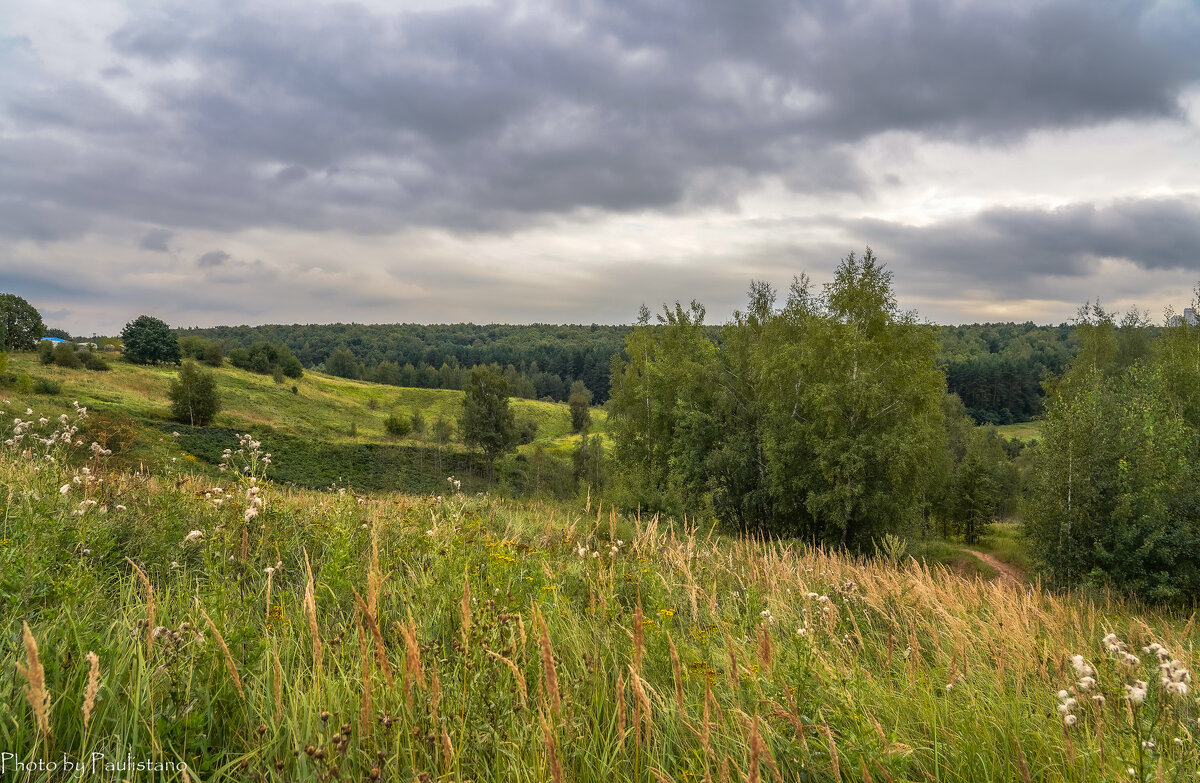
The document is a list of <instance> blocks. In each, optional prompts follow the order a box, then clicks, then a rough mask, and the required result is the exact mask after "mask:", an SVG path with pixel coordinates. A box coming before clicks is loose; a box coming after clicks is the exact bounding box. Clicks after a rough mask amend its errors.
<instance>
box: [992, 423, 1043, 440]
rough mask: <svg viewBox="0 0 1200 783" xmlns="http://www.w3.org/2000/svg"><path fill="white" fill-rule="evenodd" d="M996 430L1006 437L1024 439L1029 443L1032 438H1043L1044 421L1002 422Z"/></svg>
mask: <svg viewBox="0 0 1200 783" xmlns="http://www.w3.org/2000/svg"><path fill="white" fill-rule="evenodd" d="M996 432H998V433H1000V434H1001V435H1003V436H1004V437H1006V438H1010V439H1014V440H1023V441H1025V442H1026V443H1028V442H1029V441H1031V440H1041V438H1042V423H1041V422H1040V421H1023V422H1021V423H1019V424H1001V425H999V426H998V427H996Z"/></svg>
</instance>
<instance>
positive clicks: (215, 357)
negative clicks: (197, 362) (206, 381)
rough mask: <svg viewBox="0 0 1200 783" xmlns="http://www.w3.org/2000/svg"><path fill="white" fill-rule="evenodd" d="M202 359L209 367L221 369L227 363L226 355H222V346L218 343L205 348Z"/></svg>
mask: <svg viewBox="0 0 1200 783" xmlns="http://www.w3.org/2000/svg"><path fill="white" fill-rule="evenodd" d="M200 358H201V360H203V362H204V363H205V364H207V365H208V366H209V367H220V366H221V365H222V364H224V363H225V354H224V353H222V351H221V346H219V345H217V344H216V343H209V344H208V345H206V346H204V352H203V353H202V354H201V356H200Z"/></svg>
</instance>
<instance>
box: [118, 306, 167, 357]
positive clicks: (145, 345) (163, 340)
mask: <svg viewBox="0 0 1200 783" xmlns="http://www.w3.org/2000/svg"><path fill="white" fill-rule="evenodd" d="M121 340H122V341H123V342H124V343H125V358H126V359H128V360H129V361H131V362H133V363H134V364H179V362H180V359H181V358H182V352H181V351H180V348H179V339H178V338H177V337H176V336H175V334H174V333H173V332H172V331H171V327H169V326H167V324H166V322H165V321H162V320H160V319H158V318H154V317H153V316H149V315H139V316H138V317H137V318H135V319H134V320H132V321H130V322H129V323H127V324H125V328H124V329H123V330H122V331H121Z"/></svg>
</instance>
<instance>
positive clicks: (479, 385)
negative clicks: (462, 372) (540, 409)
mask: <svg viewBox="0 0 1200 783" xmlns="http://www.w3.org/2000/svg"><path fill="white" fill-rule="evenodd" d="M463 391H464V392H466V393H465V394H464V395H463V413H462V417H461V418H460V419H459V429H460V430H461V431H462V438H463V442H464V443H466V444H467V446H469V447H471V448H477V449H479V450H480V451H482V452H483V454H484V456H485V457H486V458H487V462H488V475H489V477H490V476H491V475H492V474H493V473H494V471H495V466H496V459H497V457H499V456H500V455H502V454H505V453H507V452H509V451H512V450H513V449H514V448H515V447H516V445H517V425H516V420H515V417H514V416H513V411H512V407H511V406H510V405H509V402H508V381H506V380H505V379H504V377H503V376H501V375H497V374H496V373H494V372H492V371H491V370H489V369H487V368H485V367H476V368H474V369H472V370H471V373H470V375H469V376H468V378H467V383H466V388H465V389H464V390H463Z"/></svg>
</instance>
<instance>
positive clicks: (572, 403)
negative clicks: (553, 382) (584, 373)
mask: <svg viewBox="0 0 1200 783" xmlns="http://www.w3.org/2000/svg"><path fill="white" fill-rule="evenodd" d="M591 404H592V391H591V389H589V388H588V387H587V385H586V384H585V383H584V382H583V381H575V382H574V383H572V384H571V395H570V396H569V397H568V398H567V405H568V407H569V408H570V410H571V432H584V431H586V430H587V429H589V428H590V427H591V426H592V411H591Z"/></svg>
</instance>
